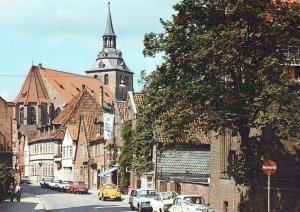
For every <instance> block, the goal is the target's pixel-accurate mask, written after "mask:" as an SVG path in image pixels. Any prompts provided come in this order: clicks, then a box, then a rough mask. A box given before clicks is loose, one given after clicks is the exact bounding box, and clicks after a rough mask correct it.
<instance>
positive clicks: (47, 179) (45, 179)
mask: <svg viewBox="0 0 300 212" xmlns="http://www.w3.org/2000/svg"><path fill="white" fill-rule="evenodd" d="M51 180H52V179H50V178H44V179H43V181H51Z"/></svg>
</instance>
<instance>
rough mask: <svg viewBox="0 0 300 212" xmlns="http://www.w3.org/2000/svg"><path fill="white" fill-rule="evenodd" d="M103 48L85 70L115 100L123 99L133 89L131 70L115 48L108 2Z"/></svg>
mask: <svg viewBox="0 0 300 212" xmlns="http://www.w3.org/2000/svg"><path fill="white" fill-rule="evenodd" d="M102 39H103V49H102V50H101V51H100V52H99V54H98V55H97V59H96V62H95V64H94V65H93V66H92V68H90V69H89V70H87V71H86V74H87V76H89V77H93V78H95V79H99V80H102V81H103V83H104V86H106V87H107V88H109V90H110V91H111V92H112V93H113V94H115V98H116V99H117V100H125V98H126V93H127V91H132V90H133V74H134V73H133V72H131V71H130V70H129V69H128V68H127V66H126V64H125V62H124V60H123V58H122V53H121V51H120V50H118V49H117V36H116V35H115V32H114V28H113V24H112V19H111V14H110V3H108V16H107V23H106V29H105V32H104V34H103V36H102Z"/></svg>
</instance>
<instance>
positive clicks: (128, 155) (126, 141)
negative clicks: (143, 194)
mask: <svg viewBox="0 0 300 212" xmlns="http://www.w3.org/2000/svg"><path fill="white" fill-rule="evenodd" d="M121 137H122V138H123V146H122V151H121V155H120V168H119V176H120V187H121V189H122V190H126V189H127V188H128V186H130V173H129V172H126V167H130V166H131V164H132V158H133V156H132V139H133V130H132V125H131V122H130V121H126V122H124V123H123V124H122V128H121Z"/></svg>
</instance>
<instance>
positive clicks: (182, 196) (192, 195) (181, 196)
mask: <svg viewBox="0 0 300 212" xmlns="http://www.w3.org/2000/svg"><path fill="white" fill-rule="evenodd" d="M185 197H201V198H203V197H202V196H200V195H195V194H190V195H178V196H177V197H176V198H185Z"/></svg>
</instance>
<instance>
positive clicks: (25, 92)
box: [14, 66, 51, 104]
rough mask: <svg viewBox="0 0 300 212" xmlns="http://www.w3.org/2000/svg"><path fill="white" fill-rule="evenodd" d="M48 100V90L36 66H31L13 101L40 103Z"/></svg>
mask: <svg viewBox="0 0 300 212" xmlns="http://www.w3.org/2000/svg"><path fill="white" fill-rule="evenodd" d="M50 101H51V100H50V97H49V95H48V91H47V89H46V86H45V83H44V81H43V78H42V75H41V73H40V71H39V69H38V67H37V66H32V67H31V69H30V70H29V73H28V75H27V77H26V79H25V82H24V84H23V86H22V88H21V90H20V92H19V94H18V96H17V98H16V99H15V101H14V102H15V103H16V102H24V104H27V103H28V102H37V103H41V102H50Z"/></svg>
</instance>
